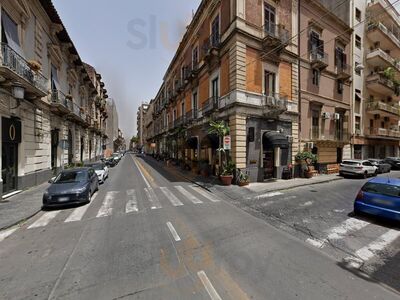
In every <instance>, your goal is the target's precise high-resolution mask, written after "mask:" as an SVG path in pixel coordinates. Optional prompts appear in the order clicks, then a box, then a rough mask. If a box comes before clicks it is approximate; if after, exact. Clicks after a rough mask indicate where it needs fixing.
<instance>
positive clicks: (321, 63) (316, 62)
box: [310, 50, 329, 70]
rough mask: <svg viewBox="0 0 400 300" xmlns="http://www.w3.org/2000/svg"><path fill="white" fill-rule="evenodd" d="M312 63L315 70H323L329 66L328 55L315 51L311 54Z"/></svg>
mask: <svg viewBox="0 0 400 300" xmlns="http://www.w3.org/2000/svg"><path fill="white" fill-rule="evenodd" d="M310 63H311V67H312V68H313V69H319V70H323V69H325V68H326V67H327V66H328V65H329V57H328V54H327V53H325V52H323V51H318V50H313V51H311V52H310Z"/></svg>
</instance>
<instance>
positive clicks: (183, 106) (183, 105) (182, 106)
mask: <svg viewBox="0 0 400 300" xmlns="http://www.w3.org/2000/svg"><path fill="white" fill-rule="evenodd" d="M184 101H185V100H184ZM184 115H185V102H182V104H181V116H184Z"/></svg>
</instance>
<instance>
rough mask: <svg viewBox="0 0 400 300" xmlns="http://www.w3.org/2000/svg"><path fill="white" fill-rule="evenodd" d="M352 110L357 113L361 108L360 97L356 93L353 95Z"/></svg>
mask: <svg viewBox="0 0 400 300" xmlns="http://www.w3.org/2000/svg"><path fill="white" fill-rule="evenodd" d="M354 110H355V113H357V114H359V113H360V110H361V97H360V96H359V95H358V94H356V95H355V100H354Z"/></svg>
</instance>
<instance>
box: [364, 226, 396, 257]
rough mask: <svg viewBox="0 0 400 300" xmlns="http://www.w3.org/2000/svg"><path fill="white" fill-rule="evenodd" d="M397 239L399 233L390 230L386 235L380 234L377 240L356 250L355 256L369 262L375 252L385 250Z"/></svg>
mask: <svg viewBox="0 0 400 300" xmlns="http://www.w3.org/2000/svg"><path fill="white" fill-rule="evenodd" d="M399 237H400V231H398V230H394V229H391V230H389V231H387V232H386V233H384V234H382V235H381V236H380V237H379V238H377V239H376V240H375V241H373V242H372V243H370V244H369V245H367V246H365V247H363V248H361V249H359V250H357V251H356V256H357V257H359V258H360V259H362V260H363V261H367V260H370V259H371V258H372V257H374V256H375V255H376V254H377V252H379V251H382V250H383V249H385V248H386V247H387V246H389V245H390V244H391V243H393V242H394V241H395V240H396V239H397V238H399Z"/></svg>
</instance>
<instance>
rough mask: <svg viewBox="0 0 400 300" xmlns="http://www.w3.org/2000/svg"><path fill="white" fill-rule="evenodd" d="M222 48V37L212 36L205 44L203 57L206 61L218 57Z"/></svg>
mask: <svg viewBox="0 0 400 300" xmlns="http://www.w3.org/2000/svg"><path fill="white" fill-rule="evenodd" d="M220 46H221V37H220V36H219V35H216V34H214V35H211V36H210V37H209V38H208V39H206V40H205V41H204V43H203V47H202V49H203V55H204V57H205V58H206V59H209V58H212V57H216V56H218V53H219V49H220Z"/></svg>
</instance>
